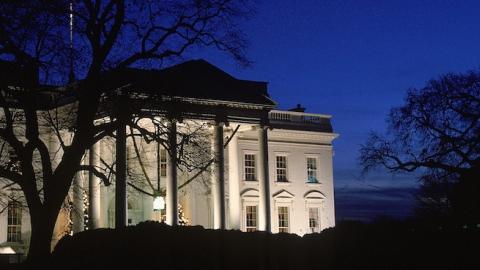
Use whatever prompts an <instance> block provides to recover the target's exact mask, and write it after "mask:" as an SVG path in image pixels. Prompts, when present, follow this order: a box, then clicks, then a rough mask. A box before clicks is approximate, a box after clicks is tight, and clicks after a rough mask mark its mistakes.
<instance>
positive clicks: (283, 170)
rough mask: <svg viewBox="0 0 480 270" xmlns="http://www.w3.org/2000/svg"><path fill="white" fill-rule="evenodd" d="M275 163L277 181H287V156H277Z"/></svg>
mask: <svg viewBox="0 0 480 270" xmlns="http://www.w3.org/2000/svg"><path fill="white" fill-rule="evenodd" d="M276 165H277V182H288V179H287V157H286V156H277V157H276Z"/></svg>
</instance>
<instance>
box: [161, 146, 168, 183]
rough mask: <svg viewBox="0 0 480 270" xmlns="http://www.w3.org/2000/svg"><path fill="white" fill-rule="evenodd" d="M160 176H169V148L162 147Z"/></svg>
mask: <svg viewBox="0 0 480 270" xmlns="http://www.w3.org/2000/svg"><path fill="white" fill-rule="evenodd" d="M160 176H161V177H167V150H166V149H160Z"/></svg>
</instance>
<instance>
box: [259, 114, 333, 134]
mask: <svg viewBox="0 0 480 270" xmlns="http://www.w3.org/2000/svg"><path fill="white" fill-rule="evenodd" d="M268 118H269V120H270V124H272V125H274V126H284V127H286V128H293V129H306V130H319V131H325V132H331V124H330V118H331V116H330V115H325V114H315V113H303V112H293V111H280V110H272V111H270V112H269V115H268Z"/></svg>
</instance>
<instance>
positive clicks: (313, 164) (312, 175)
mask: <svg viewBox="0 0 480 270" xmlns="http://www.w3.org/2000/svg"><path fill="white" fill-rule="evenodd" d="M307 177H308V178H307V182H308V183H318V180H317V159H316V158H307Z"/></svg>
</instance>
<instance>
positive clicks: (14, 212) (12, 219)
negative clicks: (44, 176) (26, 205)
mask: <svg viewBox="0 0 480 270" xmlns="http://www.w3.org/2000/svg"><path fill="white" fill-rule="evenodd" d="M21 236H22V208H21V205H20V204H19V203H16V202H10V203H8V213H7V241H8V242H20V241H21V240H22V239H21Z"/></svg>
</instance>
